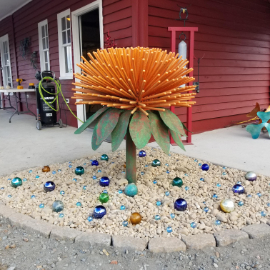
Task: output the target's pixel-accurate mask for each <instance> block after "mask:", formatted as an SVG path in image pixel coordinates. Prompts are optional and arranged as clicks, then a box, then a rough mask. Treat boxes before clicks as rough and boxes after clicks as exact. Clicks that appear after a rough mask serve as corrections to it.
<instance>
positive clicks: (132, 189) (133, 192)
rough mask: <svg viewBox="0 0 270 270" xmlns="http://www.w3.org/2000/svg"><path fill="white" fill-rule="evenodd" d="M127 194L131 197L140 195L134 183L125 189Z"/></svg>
mask: <svg viewBox="0 0 270 270" xmlns="http://www.w3.org/2000/svg"><path fill="white" fill-rule="evenodd" d="M125 194H126V195H127V196H129V197H134V196H136V195H137V194H138V188H137V186H136V185H135V184H134V183H131V184H128V185H127V186H126V187H125Z"/></svg>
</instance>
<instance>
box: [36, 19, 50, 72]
mask: <svg viewBox="0 0 270 270" xmlns="http://www.w3.org/2000/svg"><path fill="white" fill-rule="evenodd" d="M38 37H39V56H40V69H41V71H44V70H50V53H49V34H48V21H47V20H44V21H42V22H40V23H39V24H38Z"/></svg>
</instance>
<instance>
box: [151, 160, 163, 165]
mask: <svg viewBox="0 0 270 270" xmlns="http://www.w3.org/2000/svg"><path fill="white" fill-rule="evenodd" d="M160 165H161V163H160V161H159V160H158V159H155V160H153V162H152V166H153V167H157V166H160Z"/></svg>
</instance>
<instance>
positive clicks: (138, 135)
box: [129, 111, 151, 149]
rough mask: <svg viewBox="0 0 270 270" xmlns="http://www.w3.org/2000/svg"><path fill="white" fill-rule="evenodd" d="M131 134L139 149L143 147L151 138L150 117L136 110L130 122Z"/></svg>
mask: <svg viewBox="0 0 270 270" xmlns="http://www.w3.org/2000/svg"><path fill="white" fill-rule="evenodd" d="M129 132H130V136H131V138H132V140H133V142H134V143H135V145H136V147H137V148H138V149H140V148H143V147H145V146H146V144H147V143H148V142H149V140H150V138H151V126H150V122H149V119H148V117H147V116H146V115H145V114H144V113H142V112H141V111H136V112H135V113H134V115H133V117H132V119H131V121H130V124H129Z"/></svg>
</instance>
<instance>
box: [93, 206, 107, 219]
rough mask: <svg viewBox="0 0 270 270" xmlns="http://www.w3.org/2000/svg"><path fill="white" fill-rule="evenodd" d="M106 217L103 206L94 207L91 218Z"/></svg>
mask: <svg viewBox="0 0 270 270" xmlns="http://www.w3.org/2000/svg"><path fill="white" fill-rule="evenodd" d="M105 215H106V208H105V207H104V206H103V205H98V206H96V207H95V209H94V212H93V218H97V219H100V218H103V217H104V216H105Z"/></svg>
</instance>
